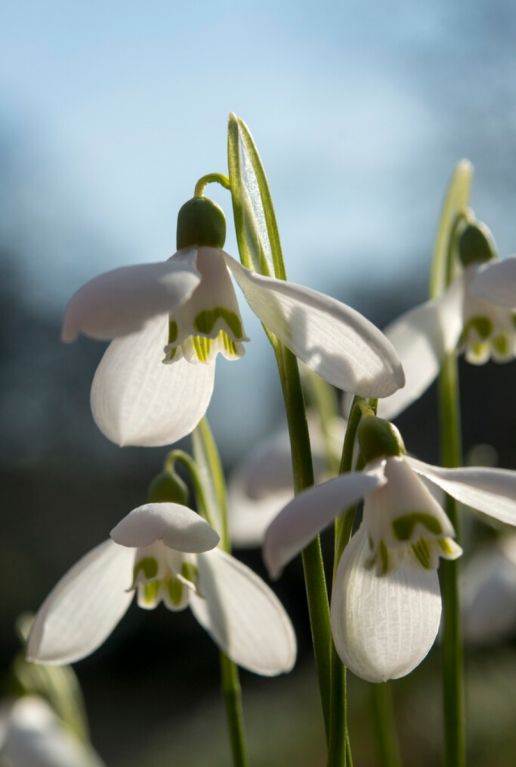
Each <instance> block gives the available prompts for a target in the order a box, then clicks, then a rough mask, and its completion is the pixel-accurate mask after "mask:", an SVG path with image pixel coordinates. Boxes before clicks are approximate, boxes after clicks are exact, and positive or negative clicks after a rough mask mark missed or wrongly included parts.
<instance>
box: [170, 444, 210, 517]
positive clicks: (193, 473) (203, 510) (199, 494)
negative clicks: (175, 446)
mask: <svg viewBox="0 0 516 767" xmlns="http://www.w3.org/2000/svg"><path fill="white" fill-rule="evenodd" d="M176 463H181V464H183V466H184V467H185V469H186V470H187V471H188V473H189V475H190V479H191V480H192V484H193V487H194V493H195V499H196V501H197V508H198V510H199V514H200V515H201V517H204V519H205V520H206V522H207V523H208V524H209V525H211V526H212V527H214V528H215V529H216V525H215V520H214V519H213V516H212V514H211V512H210V505H209V503H208V499H207V496H206V491H205V489H204V485H203V483H202V480H201V477H200V474H199V470H198V468H197V465H196V463H195V461H194V460H193V458H192V457H191V456H190V455H188V453H185V451H184V450H171V451H170V453H169V454H168V455H167V457H166V458H165V468H166V469H169V470H170V471H172V472H173V471H174V465H175V464H176Z"/></svg>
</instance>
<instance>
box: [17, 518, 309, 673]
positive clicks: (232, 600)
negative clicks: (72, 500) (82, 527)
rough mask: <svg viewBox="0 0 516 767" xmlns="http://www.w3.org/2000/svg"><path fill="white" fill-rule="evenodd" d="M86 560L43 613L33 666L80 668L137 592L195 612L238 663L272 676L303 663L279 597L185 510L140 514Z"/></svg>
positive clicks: (35, 629)
mask: <svg viewBox="0 0 516 767" xmlns="http://www.w3.org/2000/svg"><path fill="white" fill-rule="evenodd" d="M111 538H112V540H107V541H105V542H104V543H101V544H100V546H97V547H96V548H94V549H93V550H92V551H90V552H89V553H88V554H86V556H84V557H83V558H82V559H80V560H79V562H77V564H76V565H74V566H73V567H72V568H71V570H69V571H68V573H67V574H66V575H65V576H64V577H63V578H62V579H61V580H60V581H59V583H58V584H57V585H56V586H55V588H54V589H53V591H52V592H51V593H50V595H49V596H48V597H47V599H46V600H45V602H44V603H43V605H42V606H41V608H40V610H39V612H38V614H37V615H36V618H35V620H34V623H33V625H32V628H31V632H30V635H29V640H28V645H27V657H28V659H29V660H32V661H35V662H39V663H46V664H63V663H72V662H73V661H76V660H80V659H81V658H84V657H85V656H86V655H89V654H90V653H92V652H93V651H94V650H96V649H97V647H99V646H100V645H101V644H102V643H103V642H104V640H105V639H106V638H107V637H108V636H109V635H110V634H111V632H112V631H113V629H114V628H115V626H116V625H117V623H118V622H119V621H120V619H121V618H122V617H123V615H124V614H125V612H126V611H127V609H128V607H129V605H130V603H131V601H132V599H133V596H134V594H135V592H137V595H138V605H139V606H140V607H143V608H145V609H151V608H153V607H156V606H157V605H158V604H159V602H160V601H162V602H163V603H164V604H165V606H166V607H167V608H168V609H169V610H181V609H183V608H185V607H187V606H188V605H189V606H190V607H191V608H192V611H193V613H194V615H195V617H196V618H197V620H198V621H199V623H200V624H201V625H202V626H203V627H204V628H205V629H206V631H207V632H208V633H209V634H210V636H211V637H212V639H213V640H214V641H215V643H216V644H217V645H218V646H219V647H220V648H221V649H222V650H223V651H224V652H225V653H226V654H227V655H228V656H229V657H230V658H231V659H232V660H233V661H235V663H238V664H239V665H241V666H243V667H244V668H247V669H250V670H251V671H254V672H255V673H258V674H263V675H265V676H271V675H274V674H278V673H281V672H283V671H289V670H290V669H291V668H292V666H293V664H294V661H295V656H296V642H295V637H294V632H293V629H292V626H291V623H290V620H289V618H288V617H287V615H286V613H285V611H284V610H283V608H282V606H281V605H280V603H279V601H278V600H277V598H276V597H275V596H274V594H273V593H272V591H271V590H270V589H269V588H268V587H267V586H266V585H265V583H263V581H262V580H261V579H260V578H258V576H257V575H255V574H254V573H253V572H252V571H251V570H250V569H249V568H248V567H246V566H245V565H243V564H242V563H240V562H238V560H236V559H235V558H234V557H232V556H230V555H229V554H226V553H225V552H223V551H222V550H221V549H219V548H215V547H216V545H217V542H218V539H219V537H218V535H217V533H216V532H215V530H213V529H212V528H211V527H210V526H209V525H208V523H207V522H205V521H204V520H203V519H202V518H201V517H200V516H199V515H198V514H196V513H195V512H194V511H192V510H191V509H189V508H187V507H186V506H182V505H179V504H175V503H149V504H146V505H144V506H139V507H138V508H136V509H133V511H131V512H130V513H129V514H128V515H127V516H126V517H124V519H123V520H122V521H121V522H120V523H119V524H118V525H117V526H116V527H115V528H114V529H113V530H112V531H111Z"/></svg>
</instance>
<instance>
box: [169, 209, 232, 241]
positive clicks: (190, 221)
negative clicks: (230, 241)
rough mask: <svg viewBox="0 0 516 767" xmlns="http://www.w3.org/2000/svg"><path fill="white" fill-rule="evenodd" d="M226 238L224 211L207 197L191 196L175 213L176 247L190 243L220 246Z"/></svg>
mask: <svg viewBox="0 0 516 767" xmlns="http://www.w3.org/2000/svg"><path fill="white" fill-rule="evenodd" d="M225 240H226V219H225V216H224V211H223V210H222V208H220V207H219V206H218V205H217V203H215V202H213V200H209V199H208V198H207V197H192V199H191V200H188V202H185V204H184V205H183V206H182V208H181V209H180V210H179V213H178V215H177V249H178V250H181V249H182V248H188V247H190V246H192V245H205V246H207V247H210V248H222V247H223V246H224V242H225Z"/></svg>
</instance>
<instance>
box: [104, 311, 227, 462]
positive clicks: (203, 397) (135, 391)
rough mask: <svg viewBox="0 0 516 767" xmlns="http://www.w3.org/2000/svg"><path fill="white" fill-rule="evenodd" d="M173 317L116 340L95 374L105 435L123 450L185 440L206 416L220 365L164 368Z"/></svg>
mask: <svg viewBox="0 0 516 767" xmlns="http://www.w3.org/2000/svg"><path fill="white" fill-rule="evenodd" d="M167 338H168V317H165V316H163V317H155V318H154V319H153V320H150V321H149V322H148V323H147V325H146V326H145V328H144V329H143V330H142V331H141V332H139V333H134V334H133V335H130V336H127V337H126V338H119V339H116V340H115V341H112V342H111V344H110V345H109V347H108V348H107V349H106V351H105V353H104V356H103V357H102V359H101V361H100V364H99V366H98V368H97V370H96V372H95V376H94V378H93V383H92V386H91V410H92V413H93V418H94V420H95V423H96V424H97V426H98V427H99V429H100V430H101V432H102V433H103V434H104V435H105V436H106V437H107V438H108V439H110V440H111V441H112V442H115V443H116V444H117V445H120V446H124V445H140V446H144V447H157V446H159V445H169V444H172V443H173V442H177V440H179V439H181V438H182V437H185V436H186V435H187V434H189V433H190V432H191V431H193V429H194V428H195V427H196V426H197V424H198V423H199V421H200V420H201V418H202V417H203V416H204V414H205V413H206V410H207V409H208V405H209V403H210V399H211V395H212V392H213V383H214V377H215V365H214V364H211V363H210V364H208V363H207V364H204V365H192V364H190V363H189V362H186V360H184V359H180V360H177V362H173V363H172V364H170V365H164V364H163V363H162V358H163V347H164V346H165V344H166V341H167Z"/></svg>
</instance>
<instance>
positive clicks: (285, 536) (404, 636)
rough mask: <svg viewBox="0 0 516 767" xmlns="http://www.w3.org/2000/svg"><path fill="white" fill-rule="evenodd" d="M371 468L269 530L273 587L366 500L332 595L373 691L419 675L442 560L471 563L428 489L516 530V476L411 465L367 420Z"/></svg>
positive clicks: (347, 653)
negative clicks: (460, 559) (458, 559)
mask: <svg viewBox="0 0 516 767" xmlns="http://www.w3.org/2000/svg"><path fill="white" fill-rule="evenodd" d="M358 439H359V443H360V449H361V452H362V455H363V457H364V459H365V461H366V465H365V467H364V469H363V470H362V471H360V472H359V471H354V472H350V473H347V474H342V475H340V476H338V477H336V478H334V479H331V480H329V481H328V482H325V483H323V484H321V485H318V486H316V487H313V488H310V489H309V490H306V491H305V492H303V493H300V494H299V495H298V496H296V498H294V500H293V501H291V502H290V503H289V504H288V505H287V506H285V508H284V509H283V510H282V511H281V512H280V513H279V515H278V516H277V517H276V518H275V519H274V521H273V522H272V524H271V525H270V527H269V528H268V530H267V534H266V538H265V544H264V558H265V562H266V565H267V567H268V569H269V572H270V574H271V576H272V577H277V576H278V575H279V574H280V573H281V570H282V569H283V567H284V566H285V565H286V564H287V563H288V562H289V561H290V560H291V559H293V557H294V556H296V554H298V553H299V552H300V551H301V550H302V549H303V548H304V547H305V546H306V545H307V544H308V543H309V542H310V541H311V540H312V539H313V538H314V536H315V535H316V534H317V533H318V532H319V531H320V530H322V529H323V528H324V527H326V526H327V525H328V524H329V523H330V522H332V521H333V520H334V519H336V518H337V517H338V516H340V515H341V514H342V513H343V512H344V511H345V510H346V509H348V508H349V507H350V506H352V505H353V504H355V503H356V502H357V501H359V500H362V499H364V509H363V518H362V522H361V524H360V527H359V529H358V530H357V532H356V533H355V534H354V535H353V537H352V538H351V541H350V542H349V544H348V545H347V547H346V548H345V550H344V554H343V555H342V557H341V559H340V562H339V564H338V569H337V572H336V576H335V580H334V587H333V592H332V595H331V624H332V631H333V639H334V642H335V646H336V648H337V651H338V653H339V655H340V657H341V659H342V660H343V662H344V663H345V664H346V665H347V666H348V667H349V668H350V669H351V671H353V672H354V673H355V674H356V675H357V676H360V677H362V678H363V679H366V680H368V681H372V682H382V681H385V680H387V679H396V678H398V677H401V676H404V675H405V674H408V673H409V672H410V671H412V670H413V669H414V668H415V667H416V666H417V665H418V664H419V663H420V662H421V661H422V660H423V658H424V657H425V656H426V654H427V653H428V651H429V650H430V648H431V646H432V644H433V643H434V640H435V638H436V635H437V632H438V628H439V622H440V617H441V598H440V591H439V580H438V575H437V567H438V563H439V558H441V557H442V558H445V559H455V558H456V557H459V556H460V554H461V553H462V550H461V548H460V547H459V546H458V545H457V543H456V542H455V541H454V535H455V533H454V530H453V527H452V526H451V524H450V521H449V520H448V517H447V516H446V514H445V512H444V511H443V509H442V508H441V507H440V505H439V504H438V502H437V501H436V500H435V498H434V496H433V495H432V493H431V492H430V490H429V489H428V487H427V485H426V482H427V481H428V482H430V483H431V485H436V486H437V487H439V488H441V489H442V490H444V491H445V492H446V493H448V494H449V495H451V496H453V497H454V498H456V499H457V500H458V501H460V502H461V503H463V504H465V505H468V506H471V507H472V508H474V509H476V510H478V511H480V512H482V513H484V514H487V515H489V516H490V517H492V518H493V519H496V520H498V521H500V522H504V523H507V524H510V525H516V472H512V471H507V470H503V469H488V468H459V469H442V468H440V467H438V466H432V465H430V464H427V463H424V462H423V461H419V460H416V459H415V458H412V457H410V456H408V455H407V454H406V452H405V448H404V445H403V442H402V439H401V437H400V435H399V432H398V431H397V429H396V428H395V427H394V426H393V425H392V424H390V423H389V422H387V421H384V420H383V419H380V418H377V417H375V416H366V417H365V418H363V419H362V421H361V423H360V426H359V431H358Z"/></svg>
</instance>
